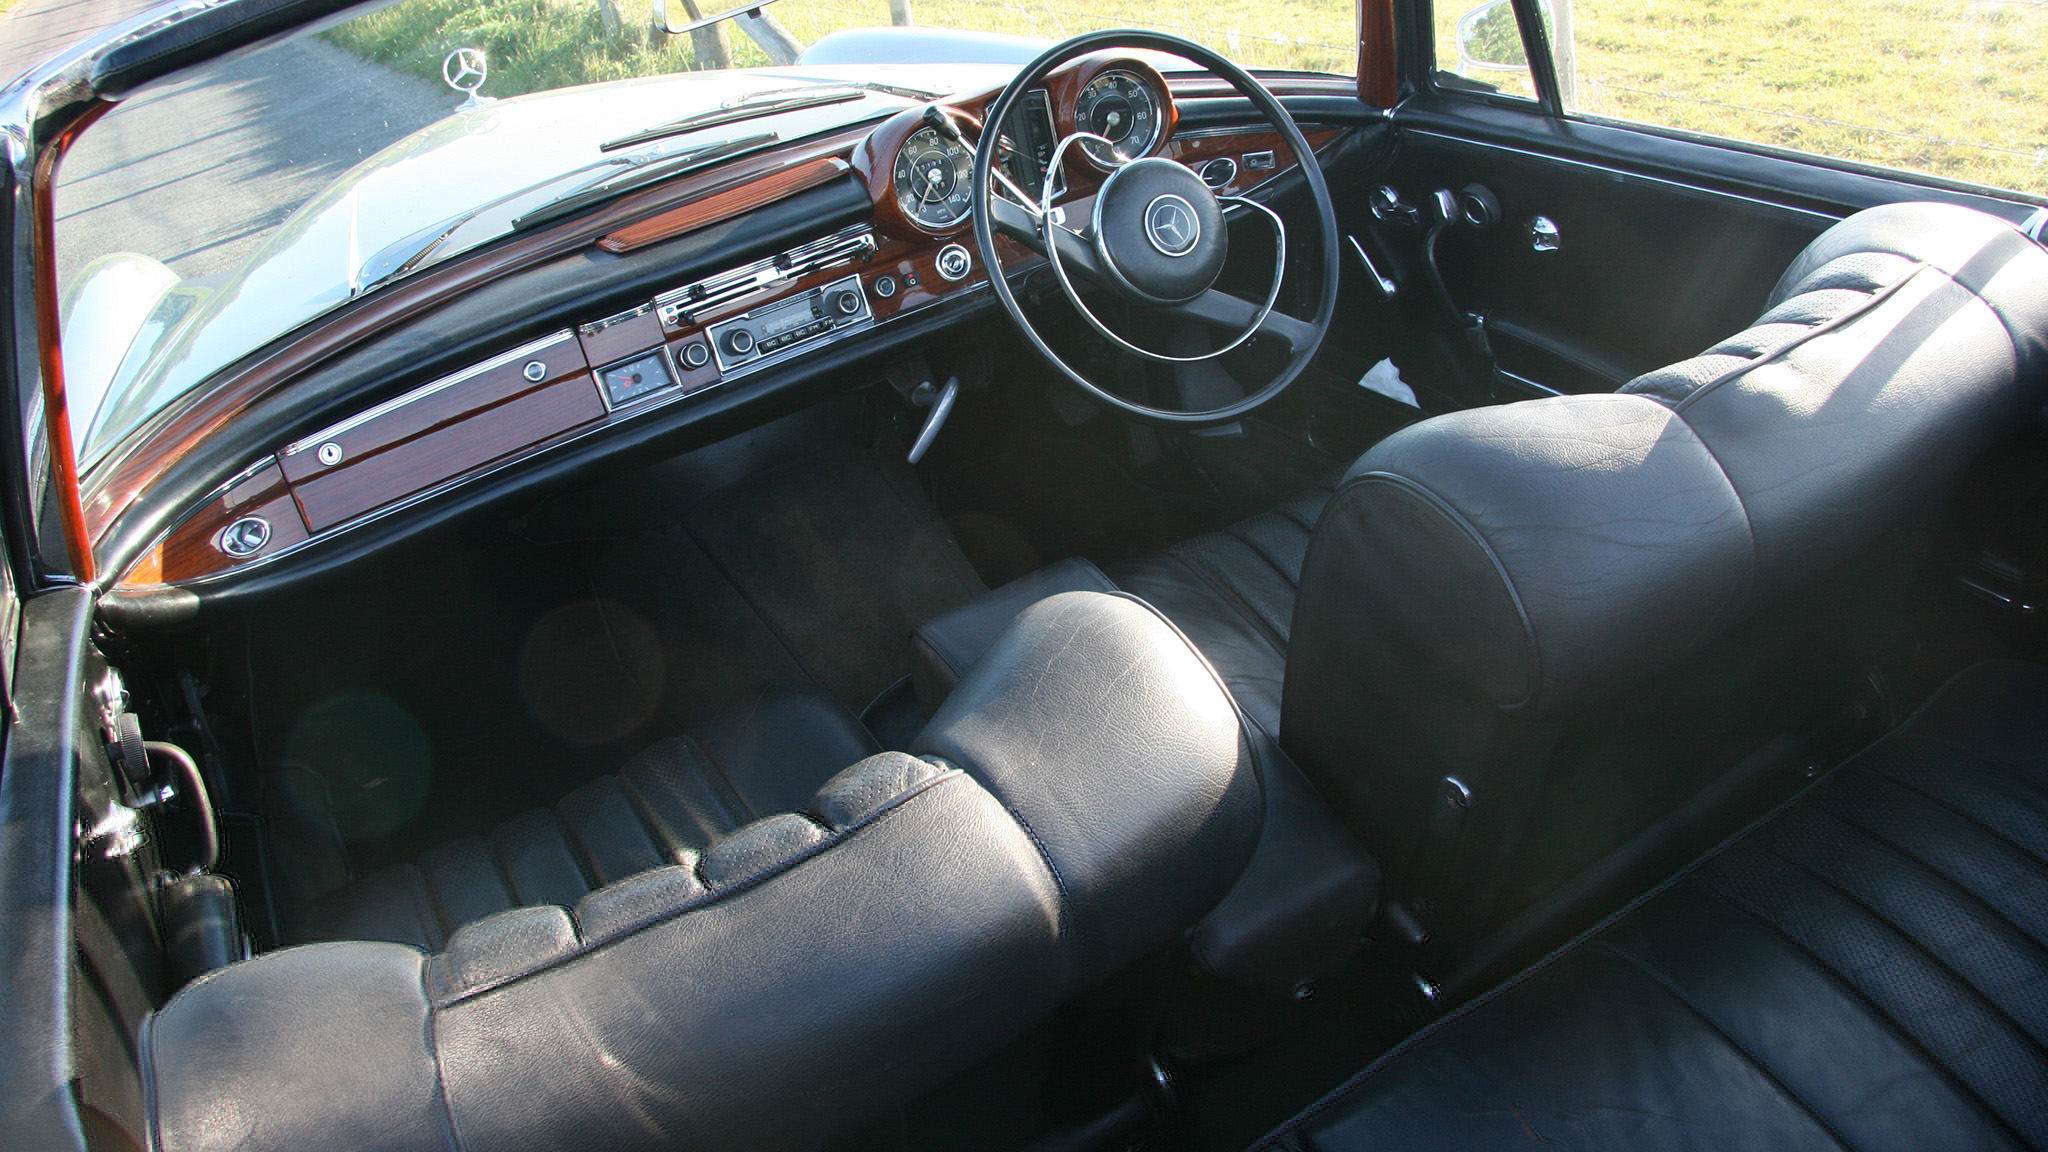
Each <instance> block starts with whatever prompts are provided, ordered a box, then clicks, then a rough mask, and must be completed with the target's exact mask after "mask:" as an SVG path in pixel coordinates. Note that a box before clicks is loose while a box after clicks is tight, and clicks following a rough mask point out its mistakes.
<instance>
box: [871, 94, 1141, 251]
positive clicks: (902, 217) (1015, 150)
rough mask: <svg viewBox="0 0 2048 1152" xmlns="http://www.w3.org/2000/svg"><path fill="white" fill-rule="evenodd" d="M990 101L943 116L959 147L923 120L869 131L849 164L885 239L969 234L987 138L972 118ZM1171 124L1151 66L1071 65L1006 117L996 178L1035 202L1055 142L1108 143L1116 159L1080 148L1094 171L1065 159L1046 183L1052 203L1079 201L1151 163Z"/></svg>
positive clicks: (913, 117) (955, 107)
mask: <svg viewBox="0 0 2048 1152" xmlns="http://www.w3.org/2000/svg"><path fill="white" fill-rule="evenodd" d="M994 101H995V94H994V93H990V94H988V95H986V96H983V97H980V98H978V99H973V100H964V101H958V102H955V103H953V104H951V105H949V106H948V107H947V109H946V111H947V112H948V113H950V114H951V118H952V119H953V120H954V121H955V122H956V123H960V125H961V128H962V132H963V133H964V137H965V139H964V142H963V140H962V139H956V138H954V136H953V135H952V134H949V133H946V132H942V131H941V130H940V129H939V128H937V127H934V126H933V125H932V124H931V123H929V122H927V121H926V120H925V119H924V118H923V114H922V111H921V110H920V111H913V112H908V113H904V114H902V115H901V116H899V118H898V119H897V120H895V121H891V122H890V123H889V124H886V125H884V126H883V127H882V128H881V129H878V130H877V131H876V133H875V135H874V136H873V137H872V138H871V139H870V140H869V141H868V144H867V146H866V151H867V155H866V157H865V161H866V162H865V164H863V163H862V161H861V160H860V159H856V161H855V165H856V167H861V168H864V169H865V170H866V171H867V173H868V179H869V190H870V193H871V194H873V195H874V198H875V202H876V205H877V207H878V208H882V207H884V206H886V207H887V208H889V209H891V211H889V212H886V213H884V214H883V217H884V218H883V219H882V220H881V224H882V226H883V227H884V228H885V229H887V228H888V227H889V225H890V224H891V223H900V224H901V225H903V226H905V227H903V228H900V229H897V231H899V232H901V233H903V234H907V235H919V234H922V235H927V236H947V235H952V234H955V233H957V232H959V231H961V230H963V229H964V228H965V227H966V225H967V221H968V218H969V215H970V214H971V213H972V211H973V203H972V200H973V194H972V189H971V185H972V183H973V172H974V154H973V152H972V151H971V149H972V148H973V147H975V146H977V144H978V140H979V138H980V137H981V136H982V135H984V134H985V133H984V130H983V127H982V125H981V124H980V122H979V120H978V118H977V117H978V116H979V115H980V114H981V113H983V112H985V111H986V109H987V107H988V106H989V105H991V104H993V103H994ZM1174 118H1175V116H1174V109H1173V104H1172V99H1171V97H1170V96H1169V95H1168V93H1167V88H1166V82H1165V79H1164V77H1162V76H1160V75H1159V73H1158V72H1156V71H1154V70H1153V69H1152V68H1151V67H1150V66H1149V65H1146V64H1144V63H1141V62H1139V61H1136V60H1131V59H1128V58H1103V57H1090V58H1085V59H1082V60H1078V61H1075V62H1074V63H1073V64H1070V65H1068V66H1066V67H1064V68H1062V69H1060V70H1058V71H1056V72H1054V73H1053V74H1052V75H1051V76H1049V77H1047V79H1046V84H1045V86H1044V87H1043V88H1037V89H1033V90H1032V91H1030V92H1027V93H1026V94H1025V96H1024V99H1022V100H1020V101H1019V102H1018V104H1017V106H1016V108H1015V110H1014V111H1012V112H1011V114H1010V116H1009V118H1008V121H1007V122H1006V123H1005V124H1004V125H1003V126H1002V130H1001V132H1000V133H999V134H997V139H998V141H999V146H1000V148H1001V155H1000V162H1001V166H1002V170H1003V174H1004V175H1005V176H1007V177H1008V178H1009V181H1010V183H1012V184H1014V185H1016V187H1017V188H1018V189H1021V190H1022V191H1023V192H1024V193H1025V194H1027V195H1030V196H1038V195H1041V194H1042V193H1043V191H1044V187H1045V181H1046V179H1047V168H1048V167H1049V166H1050V165H1051V162H1052V158H1053V150H1054V148H1055V147H1056V145H1057V144H1058V142H1059V141H1060V140H1061V139H1062V138H1063V137H1065V136H1066V135H1068V134H1069V133H1072V132H1076V131H1080V132H1090V133H1093V134H1095V135H1097V136H1100V137H1102V138H1103V139H1105V140H1109V141H1111V142H1112V143H1113V145H1114V152H1115V153H1116V155H1112V154H1111V151H1112V150H1111V148H1108V147H1105V146H1103V145H1102V144H1100V143H1096V142H1093V141H1084V142H1083V143H1082V147H1081V152H1082V153H1083V154H1084V155H1085V156H1086V157H1087V158H1088V160H1089V161H1091V162H1092V163H1080V162H1078V161H1077V159H1076V158H1074V157H1073V156H1071V155H1070V156H1069V157H1068V159H1067V160H1066V162H1064V163H1063V164H1062V166H1061V167H1062V171H1060V172H1059V173H1055V174H1054V175H1053V176H1052V179H1053V180H1054V181H1055V187H1054V194H1055V195H1056V196H1059V195H1064V194H1065V193H1066V192H1067V191H1068V190H1069V185H1072V186H1073V188H1074V190H1076V191H1086V190H1087V188H1088V187H1092V185H1093V184H1094V183H1096V182H1099V181H1100V179H1101V178H1102V176H1103V174H1105V173H1107V172H1108V171H1110V170H1111V169H1112V168H1114V167H1116V166H1117V165H1118V164H1121V163H1122V162H1123V161H1124V160H1135V159H1137V158H1139V157H1141V156H1148V155H1152V154H1155V153H1157V152H1158V151H1159V150H1160V149H1161V148H1162V147H1163V146H1164V145H1165V143H1166V141H1167V140H1168V139H1169V138H1170V137H1171V136H1172V126H1173V122H1174ZM1077 168H1078V169H1080V171H1075V169H1077ZM1084 186H1085V187H1084ZM889 217H895V218H896V220H894V221H892V220H891V219H889Z"/></svg>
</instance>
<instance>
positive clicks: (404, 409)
mask: <svg viewBox="0 0 2048 1152" xmlns="http://www.w3.org/2000/svg"><path fill="white" fill-rule="evenodd" d="M1110 72H1115V73H1117V74H1119V75H1120V76H1123V77H1136V78H1138V79H1139V80H1140V81H1141V82H1142V83H1143V84H1144V85H1145V86H1147V87H1148V88H1149V89H1150V90H1151V93H1152V94H1153V95H1154V96H1155V97H1156V99H1157V101H1158V108H1159V111H1160V113H1161V121H1162V122H1161V124H1160V125H1159V128H1158V130H1157V132H1156V143H1155V144H1154V145H1153V146H1152V147H1151V148H1150V149H1149V151H1150V152H1151V154H1155V155H1162V156H1166V157H1168V158H1171V159H1175V160H1178V161H1180V162H1182V163H1185V164H1188V165H1189V166H1190V167H1192V168H1194V169H1195V170H1196V171H1197V172H1198V173H1201V174H1202V175H1203V177H1204V179H1205V181H1206V182H1208V183H1210V184H1211V186H1212V187H1214V188H1216V189H1217V191H1219V192H1223V193H1232V194H1236V193H1242V192H1245V191H1248V190H1250V189H1251V188H1254V187H1256V186H1258V185H1260V184H1263V183H1265V182H1266V181H1268V180H1270V179H1273V178H1274V177H1277V176H1279V175H1282V174H1284V173H1286V172H1288V171H1289V170H1291V169H1292V168H1293V167H1295V165H1296V164H1297V163H1298V160H1297V158H1296V157H1295V156H1294V155H1293V154H1292V153H1291V152H1290V151H1289V149H1288V148H1287V147H1286V145H1285V143H1284V142H1283V141H1282V140H1281V138H1280V136H1279V135H1278V133H1276V132H1274V131H1272V130H1271V129H1270V128H1269V127H1267V126H1265V125H1263V124H1261V125H1258V126H1256V127H1250V128H1244V127H1221V128H1218V127H1206V128H1202V129H1199V130H1187V131H1177V130H1176V129H1177V127H1178V113H1177V110H1176V108H1175V106H1174V103H1173V99H1172V95H1173V93H1172V89H1171V88H1170V87H1169V86H1168V84H1167V82H1166V80H1165V79H1164V78H1163V77H1162V76H1161V75H1160V74H1159V73H1158V72H1157V71H1155V70H1154V69H1153V68H1152V67H1151V66H1150V65H1149V64H1146V63H1144V62H1142V61H1140V60H1135V59H1129V58H1125V57H1121V56H1117V55H1103V56H1093V57H1085V58H1083V59H1081V60H1078V61H1075V62H1074V63H1073V64H1071V65H1068V66H1066V67H1064V68H1062V69H1061V70H1059V71H1057V72H1055V73H1054V74H1053V75H1052V76H1050V77H1048V78H1047V83H1046V85H1045V112H1046V113H1049V115H1050V118H1051V119H1052V121H1053V123H1054V126H1055V130H1056V132H1057V133H1061V134H1063V133H1066V132H1070V131H1073V130H1074V126H1075V122H1076V121H1075V117H1076V105H1077V103H1078V101H1079V100H1080V99H1081V95H1082V93H1083V91H1084V90H1085V89H1086V88H1087V86H1088V85H1089V83H1090V82H1091V81H1092V80H1094V79H1096V78H1097V77H1100V76H1103V75H1104V74H1105V73H1110ZM996 95H997V93H995V92H988V93H982V94H979V95H977V96H974V97H972V98H967V99H955V100H953V101H949V102H947V104H946V105H945V107H946V108H947V109H948V110H950V111H951V112H952V113H953V114H955V116H956V118H957V119H956V122H958V123H960V124H961V125H962V127H963V129H965V131H966V134H967V136H968V137H969V138H970V139H973V138H975V137H977V136H978V135H979V134H980V133H981V130H982V129H981V117H982V114H983V113H984V112H985V111H986V109H987V107H988V105H990V104H991V103H993V101H994V99H995V97H996ZM922 116H923V109H922V108H914V109H910V110H907V111H905V112H902V113H899V114H897V115H896V116H894V117H891V118H890V119H888V120H886V121H884V122H883V123H882V124H880V125H879V126H877V127H875V128H874V129H873V130H872V131H870V132H867V133H866V134H865V135H863V136H860V137H858V138H856V139H851V140H847V139H844V138H842V139H839V140H836V141H832V142H830V143H829V144H828V145H827V146H826V147H825V148H822V149H821V148H817V147H812V148H810V149H809V150H808V151H797V152H795V153H794V154H792V155H791V156H789V157H785V158H783V162H782V163H778V164H771V165H765V166H763V165H759V164H758V163H757V164H753V165H748V166H746V167H745V168H744V169H742V170H741V171H739V172H737V173H735V174H732V177H731V178H729V179H726V180H723V181H720V180H716V179H713V180H710V181H707V182H702V183H700V185H699V187H698V189H697V191H698V193H699V194H696V195H691V196H687V197H684V198H682V199H680V200H666V201H665V200H661V199H659V198H657V197H639V198H636V200H637V202H638V203H639V204H641V205H647V207H645V208H643V209H642V210H641V211H640V212H639V213H638V214H637V215H633V216H629V217H627V218H625V219H621V218H620V214H619V213H617V212H607V213H600V214H598V216H597V217H596V219H597V220H599V221H601V222H602V227H603V230H602V231H601V232H597V233H596V234H594V235H591V234H586V235H584V236H582V237H581V238H580V242H581V243H584V244H588V245H593V246H595V247H597V248H600V249H603V250H604V251H607V252H611V253H615V254H619V253H627V252H631V251H634V250H636V249H639V248H643V247H646V246H648V245H651V244H654V243H657V242H659V241H662V240H666V239H670V238H673V237H676V236H680V235H683V234H686V233H689V232H693V231H696V230H698V229H701V228H705V227H709V226H710V225H713V224H716V223H718V222H720V221H722V220H729V219H732V218H733V217H735V216H738V215H740V214H743V213H745V212H749V211H752V210H754V209H756V208H759V207H762V206H765V205H767V204H771V203H773V202H775V201H777V200H780V199H782V198H785V197H789V196H793V195H796V194H797V193H799V192H802V191H804V190H806V189H809V188H813V187H817V186H818V185H820V184H824V183H827V182H829V181H833V180H838V179H841V178H843V177H844V176H845V175H846V173H848V172H849V171H851V172H852V173H854V174H855V175H856V176H857V177H858V178H859V179H860V180H861V181H862V182H864V183H865V185H866V186H867V189H868V193H869V196H870V199H871V200H872V201H873V203H874V213H873V218H872V220H871V221H869V222H867V223H863V224H860V225H856V226H854V227H851V228H847V229H843V230H841V231H838V232H835V233H832V234H831V235H828V236H822V237H819V238H818V239H817V240H815V241H813V242H812V243H809V244H806V245H803V246H801V247H799V248H796V249H792V250H790V251H788V252H783V253H780V254H778V255H776V256H774V257H771V258H769V259H766V260H761V261H756V262H754V263H751V264H747V265H742V266H740V267H736V268H731V269H728V270H726V271H724V272H721V273H717V274H714V275H712V276H709V277H704V278H700V279H698V280H695V281H692V282H690V283H685V284H678V285H676V286H675V287H674V288H672V289H670V290H668V291H665V292H662V293H660V294H659V295H657V296H655V297H654V298H652V299H650V300H647V301H644V302H642V303H640V304H637V305H635V306H634V307H632V308H628V309H625V310H622V311H618V312H615V313H612V314H610V315H606V316H593V317H590V318H589V319H588V320H586V321H584V322H582V323H579V324H577V325H576V326H575V327H574V328H573V329H570V330H564V331H559V332H555V333H553V334H551V335H548V336H545V337H542V338H541V339H538V340H535V341H531V342H529V343H527V344H524V345H521V346H520V347H517V348H512V349H509V350H507V351H505V352H503V353H501V354H499V355H497V356H494V357H492V358H490V359H488V360H485V361H483V362H481V363H478V364H475V365H473V366H471V367H469V368H465V369H463V370H461V371H458V372H455V373H452V374H450V375H447V376H444V377H442V378H440V379H437V380H434V381H432V382H430V383H428V384H425V385H423V386H421V387H418V388H415V389H413V390H411V391H409V392H406V393H403V394H401V395H399V396H396V397H394V398H392V399H390V400H387V401H385V402H384V403H382V404H379V405H377V406H375V407H373V408H370V409H368V410H366V411H363V412H361V413H358V414H356V415H354V416H351V417H349V418H348V419H345V420H342V421H340V422H338V423H336V424H334V425H331V426H329V427H327V428H325V429H322V430H320V431H318V432H315V433H313V434H312V435H310V436H306V437H304V438H302V439H300V440H297V441H295V442H293V443H291V444H287V445H282V446H280V447H279V448H278V450H277V451H276V452H275V454H274V455H270V456H266V457H264V458H262V459H260V460H257V461H255V462H253V463H252V464H251V465H250V466H249V467H248V468H247V469H245V470H244V471H243V472H242V473H241V474H240V475H239V476H237V477H236V478H235V479H234V480H232V481H230V482H229V483H227V484H225V485H223V486H222V487H221V488H220V489H218V490H217V491H216V492H215V493H214V494H213V495H212V496H210V497H209V498H208V499H206V500H205V501H203V502H202V503H201V504H200V505H199V506H198V507H196V508H194V509H192V510H191V511H189V512H188V513H187V514H186V515H185V516H184V517H183V518H182V519H181V521H180V522H178V523H177V524H176V525H175V526H174V527H173V528H171V529H170V530H169V531H168V532H167V533H165V534H164V535H163V536H162V537H161V538H160V539H159V540H158V541H157V542H156V543H155V545H154V546H152V547H151V548H150V549H148V550H147V551H146V552H145V553H144V554H143V555H142V556H141V557H140V558H139V559H138V560H137V561H136V562H135V563H134V564H133V565H131V566H130V567H129V569H128V571H127V572H126V573H125V575H124V576H123V578H122V580H121V581H120V584H121V586H123V587H128V588H137V587H148V586H152V585H162V584H181V583H189V582H195V581H203V580H206V579H207V578H210V577H215V576H219V575H221V574H223V573H226V572H228V571H231V570H233V569H235V568H238V567H241V566H244V565H248V564H254V563H257V562H259V561H263V560H268V559H273V558H275V557H278V556H281V555H284V554H285V553H288V552H291V551H294V550H296V549H298V548H299V547H301V546H303V545H305V544H307V543H310V542H311V541H313V540H315V539H317V538H319V537H321V536H322V535H324V534H328V533H333V532H338V531H342V530H345V529H346V528H348V527H350V526H352V525H354V524H357V523H360V522H363V521H365V520H367V519H370V518H373V517H375V516H378V515H381V514H383V513H386V512H389V511H392V510H395V509H396V508H399V507H403V506H406V505H409V504H411V503H414V502H417V501H419V500H422V499H425V498H428V497H431V496H432V495H434V494H436V493H438V492H440V491H441V490H443V489H446V488H450V487H453V486H455V485H458V484H463V483H467V482H469V481H472V480H474V479H475V478H477V477H478V476H479V475H481V474H483V473H487V472H489V471H492V470H495V469H497V468H500V467H504V466H506V465H509V464H510V463H512V462H514V461H516V460H519V459H523V458H525V457H527V456H531V455H533V454H535V453H538V452H542V451H545V450H547V449H549V448H552V447H554V446H556V445H558V444H561V443H563V442H565V441H568V440H571V439H577V438H580V437H582V436H586V435H589V434H591V433H594V432H598V431H601V430H602V429H604V428H605V427H607V426H608V425H610V424H612V423H616V422H618V421H621V420H626V419H632V418H634V417H637V416H639V415H640V414H641V413H643V412H646V411H648V410H651V409H654V408H657V407H662V406H666V405H669V404H674V403H678V402H683V403H687V401H688V398H689V397H691V396H695V395H698V394H700V393H702V392H704V391H705V390H707V389H710V388H714V387H716V386H718V385H720V384H723V383H726V382H727V381H730V380H735V379H738V378H741V377H744V376H747V375H750V374H752V373H754V372H757V371H762V370H766V369H772V368H774V367H776V366H779V365H781V364H784V363H786V362H789V361H793V360H797V359H800V358H802V357H803V356H805V355H806V354H808V353H810V352H812V351H814V350H816V349H817V348H819V347H822V346H824V345H827V344H831V343H835V342H836V341H837V340H838V339H839V338H842V337H846V336H854V335H858V334H859V333H861V332H865V331H868V330H871V329H873V328H875V327H877V326H880V325H885V324H887V323H889V322H890V321H892V320H895V319H897V318H898V317H902V316H905V315H908V314H910V313H913V312H917V311H920V310H922V309H924V308H927V307H930V306H932V305H935V304H939V303H941V302H944V301H947V300H950V299H954V298H956V297H959V296H962V295H965V294H967V293H971V292H974V291H976V290H978V289H980V288H982V287H983V286H985V285H986V283H987V276H986V273H985V270H984V269H982V268H981V267H980V266H979V264H980V261H979V259H978V257H977V256H976V254H975V253H974V252H973V249H972V243H973V242H972V238H971V236H969V235H968V233H969V231H970V228H971V223H972V221H971V219H969V218H963V219H960V220H958V221H957V222H953V223H951V224H948V225H945V226H939V227H934V226H932V225H931V224H929V223H928V222H926V221H922V220H919V219H915V218H913V217H912V216H910V215H909V214H907V213H906V212H905V211H904V210H903V208H902V207H901V206H900V204H899V201H898V197H897V195H896V188H895V186H894V168H895V161H896V157H897V153H898V150H899V149H901V148H902V147H903V146H904V143H905V141H906V140H908V139H909V138H910V137H911V136H912V135H913V134H915V133H916V132H917V131H918V129H919V128H920V127H922V126H923V125H924V121H923V119H922ZM1013 123H1014V122H1013ZM1304 134H1305V135H1306V136H1307V138H1308V140H1309V143H1310V145H1311V147H1316V148H1320V147H1321V146H1322V145H1323V144H1325V143H1326V142H1328V141H1329V140H1330V139H1331V138H1332V137H1334V136H1335V135H1336V134H1337V132H1336V130H1335V129H1331V128H1308V129H1305V130H1304ZM1006 142H1007V141H1006ZM1041 160H1042V157H1041ZM1106 173H1107V169H1105V168H1103V167H1100V166H1098V165H1096V164H1094V163H1093V162H1092V161H1091V160H1090V159H1089V158H1088V157H1087V156H1086V155H1085V153H1084V152H1083V151H1082V150H1080V149H1071V150H1070V155H1069V158H1068V159H1067V161H1066V163H1065V164H1064V165H1063V166H1062V171H1061V176H1062V183H1063V188H1062V190H1061V191H1060V193H1059V195H1058V197H1057V199H1058V200H1059V202H1060V203H1061V204H1062V205H1063V206H1065V207H1066V209H1067V211H1068V212H1069V213H1072V212H1074V211H1075V210H1076V209H1079V210H1081V211H1086V209H1087V207H1088V205H1089V203H1090V201H1091V200H1092V197H1093V195H1094V193H1095V191H1096V189H1098V188H1099V187H1100V185H1101V182H1102V180H1103V178H1104V176H1105V175H1106ZM1056 187H1059V186H1058V185H1056ZM650 202H651V203H650ZM999 248H1000V249H1001V251H1002V254H1003V257H1004V266H1005V267H1006V268H1007V269H1010V270H1012V271H1015V270H1016V269H1018V268H1019V267H1021V266H1024V265H1026V264H1027V263H1028V262H1030V261H1032V260H1035V259H1038V258H1037V257H1036V256H1035V255H1034V254H1032V253H1030V252H1029V251H1028V250H1027V249H1025V248H1023V247H1022V246H1021V245H1016V244H1013V243H1012V242H1010V241H1009V240H1007V239H1003V240H1000V241H999ZM742 331H744V332H745V333H746V335H745V336H744V337H736V336H735V333H737V332H742ZM741 345H745V347H744V348H742V347H741Z"/></svg>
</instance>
